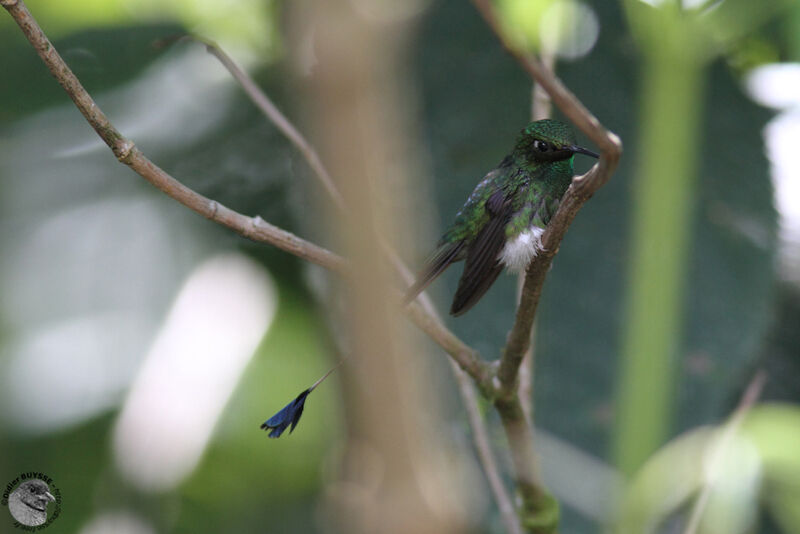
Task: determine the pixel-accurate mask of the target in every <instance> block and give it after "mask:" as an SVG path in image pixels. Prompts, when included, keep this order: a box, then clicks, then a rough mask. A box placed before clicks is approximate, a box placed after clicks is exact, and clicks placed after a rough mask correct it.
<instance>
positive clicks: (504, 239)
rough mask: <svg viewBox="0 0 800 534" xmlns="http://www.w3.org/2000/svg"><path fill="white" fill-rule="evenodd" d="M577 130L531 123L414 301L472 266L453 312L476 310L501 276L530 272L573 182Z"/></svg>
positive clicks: (479, 189)
mask: <svg viewBox="0 0 800 534" xmlns="http://www.w3.org/2000/svg"><path fill="white" fill-rule="evenodd" d="M575 154H584V155H587V156H591V157H593V158H599V157H600V156H599V155H597V154H595V153H594V152H592V151H591V150H587V149H585V148H581V147H579V146H577V145H576V144H575V134H574V133H573V131H572V128H570V127H569V126H567V125H566V124H564V123H563V122H559V121H556V120H552V119H544V120H539V121H534V122H531V123H530V124H528V125H527V126H526V127H525V128H524V129H523V130H522V131H521V132H520V135H519V137H518V138H517V144H516V145H515V146H514V150H513V151H512V152H511V154H509V155H508V156H506V157H505V158H504V159H503V161H501V162H500V165H498V166H497V167H496V168H495V169H493V170H491V171H489V173H488V174H487V175H486V176H485V177H484V178H483V180H482V181H481V182H480V183H479V184H478V185H477V186H476V187H475V189H474V190H473V191H472V194H471V195H470V196H469V198H468V199H467V202H466V203H465V204H464V205H463V206H462V207H461V209H460V210H459V211H458V213H457V214H456V218H455V221H454V222H453V224H452V225H451V226H450V227H449V228H448V229H447V231H446V232H445V233H444V235H443V236H442V238H441V239H440V240H439V244H438V245H437V247H436V249H435V251H434V252H433V254H432V255H431V256H430V257H429V258H428V260H427V261H426V263H425V265H424V267H423V268H422V270H421V271H420V272H419V274H418V275H417V280H416V282H415V283H414V284H413V285H412V286H411V287H410V288H409V289H408V291H407V292H406V295H405V299H404V304H408V303H409V302H411V301H412V300H414V299H415V298H416V297H417V296H418V295H419V294H420V293H421V292H422V291H423V290H424V289H425V288H426V287H428V285H429V284H430V283H431V282H433V281H434V280H435V279H436V278H437V277H438V276H439V275H440V274H442V273H443V272H444V270H445V269H447V268H448V267H449V266H450V265H451V264H453V263H455V262H457V261H461V260H466V262H465V266H464V272H463V273H462V274H461V279H460V280H459V281H458V289H457V290H456V294H455V296H454V297H453V304H452V306H451V307H450V314H451V315H454V316H459V315H461V314H463V313H465V312H466V311H467V310H469V309H470V308H472V306H474V305H475V303H476V302H478V300H480V298H481V297H482V296H483V295H484V294H485V293H486V291H488V289H489V287H491V285H492V284H493V283H494V281H495V280H496V279H497V277H498V276H499V275H500V273H501V272H502V270H503V268H504V267H505V268H508V269H509V270H511V271H517V272H520V271H523V270H525V269H526V268H527V267H528V265H529V264H530V262H531V260H533V258H534V257H536V255H537V254H538V253H539V251H541V250H542V241H541V238H542V234H543V233H544V229H545V227H546V226H547V223H548V222H550V218H551V217H552V216H553V215H554V214H555V212H556V210H557V209H558V205H559V203H560V202H561V197H562V196H563V195H564V193H565V192H566V190H567V188H568V187H569V184H570V183H571V182H572V176H573V174H574V170H573V166H572V164H573V160H574V156H575Z"/></svg>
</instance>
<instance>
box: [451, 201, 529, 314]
mask: <svg viewBox="0 0 800 534" xmlns="http://www.w3.org/2000/svg"><path fill="white" fill-rule="evenodd" d="M486 209H487V211H488V212H489V215H490V218H489V222H488V223H486V225H485V226H484V227H483V229H482V230H481V231H480V233H479V234H478V236H477V237H476V238H475V241H474V242H473V243H472V245H471V246H470V247H469V250H468V251H467V261H466V265H465V266H464V272H463V273H462V275H461V279H460V280H459V281H458V289H457V290H456V294H455V297H453V305H452V306H451V307H450V313H451V314H452V315H455V316H458V315H461V314H462V313H464V312H466V311H467V310H469V309H470V308H471V307H472V306H474V305H475V303H476V302H478V300H480V298H481V297H482V296H483V295H484V293H486V291H487V290H488V289H489V288H490V287H491V285H492V284H493V283H494V281H495V280H497V277H498V276H499V275H500V273H501V272H502V271H503V264H502V263H501V262H500V260H499V259H498V256H499V255H500V251H501V250H503V247H504V246H505V244H506V225H507V224H508V222H509V220H510V219H511V216H512V214H513V213H514V207H513V203H512V202H511V201H510V199H508V198H506V195H505V193H504V192H503V191H497V192H496V193H494V194H493V195H492V196H491V197H489V199H488V200H487V201H486Z"/></svg>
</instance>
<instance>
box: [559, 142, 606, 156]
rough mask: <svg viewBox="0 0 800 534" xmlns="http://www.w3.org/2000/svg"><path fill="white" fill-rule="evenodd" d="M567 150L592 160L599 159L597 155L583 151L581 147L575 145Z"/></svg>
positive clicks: (589, 151)
mask: <svg viewBox="0 0 800 534" xmlns="http://www.w3.org/2000/svg"><path fill="white" fill-rule="evenodd" d="M567 150H569V151H571V152H572V153H573V154H583V155H585V156H591V157H593V158H599V157H600V155H599V154H595V153H594V152H592V151H591V150H587V149H585V148H583V147H579V146H576V145H572V146H571V147H568V148H567Z"/></svg>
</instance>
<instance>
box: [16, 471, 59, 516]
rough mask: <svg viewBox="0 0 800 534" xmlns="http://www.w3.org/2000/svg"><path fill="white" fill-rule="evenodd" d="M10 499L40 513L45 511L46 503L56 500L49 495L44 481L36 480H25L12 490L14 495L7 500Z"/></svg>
mask: <svg viewBox="0 0 800 534" xmlns="http://www.w3.org/2000/svg"><path fill="white" fill-rule="evenodd" d="M12 498H15V499H18V500H20V501H22V503H23V504H25V505H26V506H27V507H29V508H33V509H34V510H38V511H40V512H44V511H46V510H47V505H48V503H51V502H53V501H55V500H56V498H55V497H53V495H52V494H51V493H50V488H49V487H48V485H47V484H46V483H45V482H44V481H42V480H38V479H34V480H26V481H25V482H23V483H22V484H20V485H19V487H18V488H17V489H15V490H14V493H12V494H11V495H10V496H9V499H12Z"/></svg>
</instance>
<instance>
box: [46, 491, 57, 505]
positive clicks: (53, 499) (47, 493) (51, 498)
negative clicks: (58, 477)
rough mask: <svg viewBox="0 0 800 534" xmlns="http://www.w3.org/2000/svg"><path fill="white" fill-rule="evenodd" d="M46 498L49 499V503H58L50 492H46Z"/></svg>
mask: <svg viewBox="0 0 800 534" xmlns="http://www.w3.org/2000/svg"><path fill="white" fill-rule="evenodd" d="M44 496H45V497H47V500H48V501H50V502H56V498H55V497H53V494H52V493H50V492H49V491H45V492H44Z"/></svg>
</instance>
